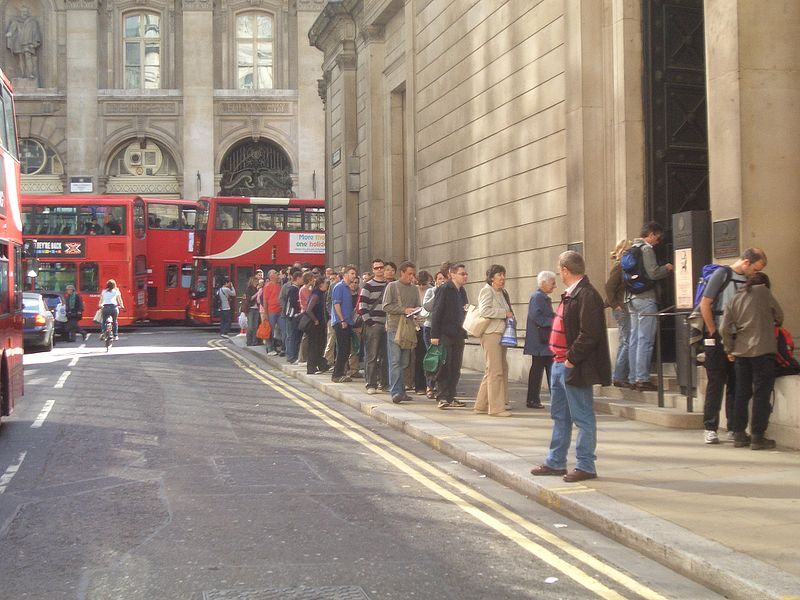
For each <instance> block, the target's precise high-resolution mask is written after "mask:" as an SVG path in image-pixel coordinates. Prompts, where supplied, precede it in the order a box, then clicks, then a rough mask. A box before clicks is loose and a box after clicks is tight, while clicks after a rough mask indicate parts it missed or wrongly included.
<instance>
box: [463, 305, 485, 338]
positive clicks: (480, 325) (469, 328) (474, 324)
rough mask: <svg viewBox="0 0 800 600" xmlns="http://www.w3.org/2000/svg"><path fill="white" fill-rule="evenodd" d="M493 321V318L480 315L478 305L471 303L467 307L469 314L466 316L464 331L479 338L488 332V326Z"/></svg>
mask: <svg viewBox="0 0 800 600" xmlns="http://www.w3.org/2000/svg"><path fill="white" fill-rule="evenodd" d="M491 321H492V320H491V319H487V318H486V317H482V316H481V315H480V313H479V312H478V307H477V306H475V305H474V304H470V305H469V306H468V307H467V314H466V316H465V317H464V325H463V327H464V331H466V332H467V333H468V334H469V335H470V336H472V337H476V338H479V337H481V336H482V335H483V334H484V333H485V332H486V328H487V327H489V323H491Z"/></svg>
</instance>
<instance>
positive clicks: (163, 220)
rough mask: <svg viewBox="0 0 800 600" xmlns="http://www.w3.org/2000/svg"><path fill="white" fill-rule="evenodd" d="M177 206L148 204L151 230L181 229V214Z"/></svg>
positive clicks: (148, 218) (148, 219)
mask: <svg viewBox="0 0 800 600" xmlns="http://www.w3.org/2000/svg"><path fill="white" fill-rule="evenodd" d="M179 208H180V207H179V206H178V205H177V204H148V205H147V226H148V227H150V229H180V227H181V224H180V214H179V212H180V211H179Z"/></svg>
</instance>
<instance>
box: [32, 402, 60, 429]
mask: <svg viewBox="0 0 800 600" xmlns="http://www.w3.org/2000/svg"><path fill="white" fill-rule="evenodd" d="M55 403H56V401H55V399H50V400H48V401H47V402H45V403H44V408H42V411H41V412H40V413H39V416H38V417H36V420H35V421H34V422H33V423H31V429H38V428H39V427H41V426H42V425H44V420H45V419H46V418H47V415H49V414H50V409H52V408H53V405H54V404H55Z"/></svg>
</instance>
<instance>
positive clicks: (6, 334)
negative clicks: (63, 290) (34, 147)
mask: <svg viewBox="0 0 800 600" xmlns="http://www.w3.org/2000/svg"><path fill="white" fill-rule="evenodd" d="M0 88H2V89H0V104H2V109H1V110H0V112H1V113H2V116H0V120H1V121H2V122H1V123H0V155H2V160H0V180H2V188H1V189H0V192H2V193H1V194H0V340H2V341H0V352H1V353H2V354H1V355H0V416H5V415H9V414H11V411H12V410H14V405H15V404H16V402H17V400H18V399H19V398H20V397H21V396H22V394H23V393H24V391H25V389H24V384H23V364H22V354H23V350H22V325H23V317H22V287H23V282H24V281H25V279H24V272H23V265H22V219H21V210H20V204H19V200H20V187H19V186H20V171H19V151H18V145H17V124H16V120H15V117H14V96H13V93H12V88H11V83H10V82H9V80H8V79H7V78H6V76H5V74H4V73H3V72H2V71H0Z"/></svg>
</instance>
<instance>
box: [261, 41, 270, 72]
mask: <svg viewBox="0 0 800 600" xmlns="http://www.w3.org/2000/svg"><path fill="white" fill-rule="evenodd" d="M258 65H259V66H262V67H266V66H272V42H259V44H258Z"/></svg>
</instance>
